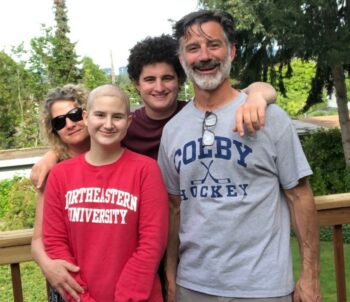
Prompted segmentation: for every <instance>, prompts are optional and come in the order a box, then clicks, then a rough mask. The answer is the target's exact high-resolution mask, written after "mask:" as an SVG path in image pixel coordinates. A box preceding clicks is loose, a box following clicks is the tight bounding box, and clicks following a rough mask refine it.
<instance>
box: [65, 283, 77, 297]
mask: <svg viewBox="0 0 350 302" xmlns="http://www.w3.org/2000/svg"><path fill="white" fill-rule="evenodd" d="M62 287H63V289H64V291H65V292H66V293H68V294H69V295H70V296H71V297H72V298H73V299H74V300H75V301H80V298H79V293H78V292H77V291H76V290H74V288H72V287H71V286H70V285H69V284H68V283H64V284H63V285H62Z"/></svg>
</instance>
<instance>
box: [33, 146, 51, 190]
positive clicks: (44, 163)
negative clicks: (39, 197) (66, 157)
mask: <svg viewBox="0 0 350 302" xmlns="http://www.w3.org/2000/svg"><path fill="white" fill-rule="evenodd" d="M47 154H48V153H47ZM49 156H51V155H50V154H49V155H45V156H44V157H43V158H42V159H41V160H39V161H38V162H37V163H36V164H35V165H34V166H33V168H32V171H31V172H30V180H31V181H32V184H33V185H34V186H35V187H36V188H37V189H38V190H43V188H44V187H45V181H46V177H47V175H48V174H49V172H50V170H51V168H52V167H53V166H54V165H55V164H56V160H50V159H48V158H49Z"/></svg>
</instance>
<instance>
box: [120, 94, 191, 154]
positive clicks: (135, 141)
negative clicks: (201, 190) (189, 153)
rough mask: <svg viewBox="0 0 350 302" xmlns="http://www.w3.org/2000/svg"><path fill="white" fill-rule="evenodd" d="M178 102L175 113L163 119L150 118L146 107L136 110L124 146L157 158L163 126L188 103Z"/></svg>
mask: <svg viewBox="0 0 350 302" xmlns="http://www.w3.org/2000/svg"><path fill="white" fill-rule="evenodd" d="M177 104H178V105H177V109H176V111H175V112H174V114H173V115H172V116H170V117H168V118H166V119H163V120H152V119H150V118H149V117H148V116H147V115H146V112H145V107H142V108H139V109H137V110H135V112H134V113H133V120H132V122H131V124H130V126H129V128H128V132H127V135H126V137H125V138H124V140H123V144H124V146H125V147H127V148H128V149H130V150H133V151H135V152H137V153H140V154H143V155H147V156H149V157H152V158H153V159H157V157H158V149H159V144H160V138H161V136H162V132H163V127H164V126H165V124H166V123H167V122H168V121H169V120H170V119H171V118H172V117H173V116H174V115H175V114H176V113H178V112H179V111H180V110H181V109H182V108H183V107H185V105H187V102H183V101H177Z"/></svg>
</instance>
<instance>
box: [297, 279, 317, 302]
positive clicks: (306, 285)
mask: <svg viewBox="0 0 350 302" xmlns="http://www.w3.org/2000/svg"><path fill="white" fill-rule="evenodd" d="M293 302H322V294H321V289H320V282H319V279H318V277H317V278H312V277H305V275H303V274H302V275H301V276H300V278H299V280H298V282H297V284H296V285H295V289H294V293H293Z"/></svg>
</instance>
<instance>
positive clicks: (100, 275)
mask: <svg viewBox="0 0 350 302" xmlns="http://www.w3.org/2000/svg"><path fill="white" fill-rule="evenodd" d="M167 233H168V206H167V192H166V189H165V186H164V184H163V180H162V176H161V173H160V170H159V167H158V165H157V163H156V162H155V161H154V160H153V159H150V158H148V157H145V156H143V155H139V154H137V153H134V152H132V151H129V150H127V149H125V151H124V153H123V155H122V156H121V158H120V159H119V160H118V161H116V162H115V163H113V164H110V165H105V166H98V167H96V166H92V165H90V164H88V163H87V162H86V161H85V156H84V155H81V156H78V157H76V158H73V159H70V160H66V161H64V162H62V163H59V164H57V165H56V166H55V167H54V168H53V169H52V171H51V173H50V175H49V178H48V181H47V185H46V189H45V203H44V219H43V236H44V244H45V249H46V251H47V253H48V255H49V256H50V257H51V258H53V259H64V260H67V261H69V262H71V263H74V264H76V265H78V266H79V267H80V271H79V273H77V274H74V277H75V279H76V280H77V281H78V282H79V283H80V284H81V285H82V286H83V288H84V289H85V293H84V294H82V295H81V297H80V300H81V301H96V302H109V301H118V302H123V301H128V302H131V301H152V302H153V301H155V302H158V301H162V295H161V288H160V282H159V277H158V274H157V268H158V265H159V261H160V259H161V258H162V256H163V253H164V251H165V248H166V244H167ZM69 298H70V299H69V301H73V300H72V299H71V297H69Z"/></svg>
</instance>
